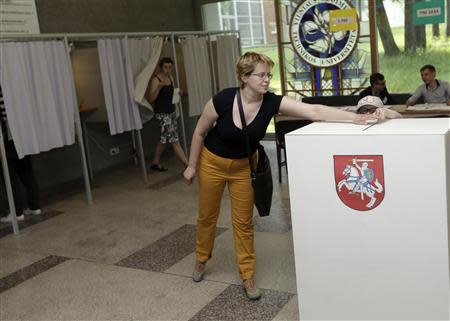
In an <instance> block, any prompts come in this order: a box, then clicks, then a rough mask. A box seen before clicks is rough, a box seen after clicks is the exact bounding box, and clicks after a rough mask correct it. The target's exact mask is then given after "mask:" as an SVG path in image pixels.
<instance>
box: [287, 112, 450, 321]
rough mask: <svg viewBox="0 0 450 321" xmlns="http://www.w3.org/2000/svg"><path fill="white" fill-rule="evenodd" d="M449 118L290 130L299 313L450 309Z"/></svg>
mask: <svg viewBox="0 0 450 321" xmlns="http://www.w3.org/2000/svg"><path fill="white" fill-rule="evenodd" d="M449 129H450V120H449V119H448V118H435V119H395V120H387V121H383V122H380V123H377V124H374V125H354V124H351V123H325V122H319V123H313V124H311V125H309V126H306V127H303V128H301V129H298V130H296V131H294V132H291V133H289V134H288V135H286V149H287V163H288V173H289V175H288V179H289V193H290V201H291V215H292V230H293V241H294V253H295V268H296V277H297V291H298V300H299V312H300V320H369V319H370V320H374V319H376V320H386V319H389V320H400V319H406V320H448V319H449V299H450V296H449V286H450V283H449V234H448V230H449V214H450V212H449V207H450V198H449V195H448V193H449V185H450V178H449V175H450V174H449V170H450V153H449Z"/></svg>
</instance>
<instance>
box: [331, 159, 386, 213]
mask: <svg viewBox="0 0 450 321" xmlns="http://www.w3.org/2000/svg"><path fill="white" fill-rule="evenodd" d="M334 171H335V181H336V191H337V193H338V196H339V198H340V199H341V200H342V202H343V203H344V204H345V205H347V206H349V207H351V208H353V209H355V210H360V211H367V210H371V209H374V208H375V207H377V206H378V205H379V204H380V203H381V201H382V200H383V198H384V170H383V156H380V155H364V156H361V155H358V156H355V155H345V156H344V155H342V156H334Z"/></svg>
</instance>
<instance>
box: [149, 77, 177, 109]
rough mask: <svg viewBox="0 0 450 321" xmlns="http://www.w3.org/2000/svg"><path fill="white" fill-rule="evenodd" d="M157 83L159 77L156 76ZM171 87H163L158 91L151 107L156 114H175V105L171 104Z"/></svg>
mask: <svg viewBox="0 0 450 321" xmlns="http://www.w3.org/2000/svg"><path fill="white" fill-rule="evenodd" d="M156 78H158V80H159V81H161V79H159V77H158V76H157V77H156ZM173 90H174V89H173V85H172V84H170V85H168V86H163V87H162V88H161V89H160V90H159V94H158V97H156V99H155V101H154V103H153V107H154V111H155V113H156V114H171V113H173V112H175V105H174V104H172V96H173Z"/></svg>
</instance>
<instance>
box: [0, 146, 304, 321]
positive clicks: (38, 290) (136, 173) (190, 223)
mask: <svg viewBox="0 0 450 321" xmlns="http://www.w3.org/2000/svg"><path fill="white" fill-rule="evenodd" d="M265 145H266V149H267V150H268V152H269V157H270V158H271V160H272V166H273V173H274V177H275V181H274V198H273V210H272V212H271V215H270V216H269V217H265V218H261V217H258V216H255V218H254V224H255V231H256V233H255V247H256V255H257V270H256V276H255V282H256V284H257V285H258V286H259V287H260V288H262V292H263V297H262V299H261V300H259V301H255V302H251V301H248V300H247V299H246V298H245V294H244V292H243V290H242V287H241V286H240V280H239V276H238V271H237V266H236V259H235V256H234V244H233V238H232V227H231V220H230V201H229V198H228V195H227V194H226V192H225V195H224V198H223V201H222V207H221V216H220V218H219V222H218V228H217V233H216V242H215V249H214V253H213V257H212V259H211V260H210V261H209V262H208V264H207V271H206V273H205V279H204V281H202V282H200V283H194V282H193V281H192V279H191V273H192V268H193V263H194V240H195V222H196V212H197V202H198V186H197V185H196V184H194V185H193V186H187V185H186V184H184V182H183V180H182V177H181V172H182V167H181V165H180V164H178V163H177V162H176V160H175V159H173V160H170V162H169V163H168V164H167V165H168V167H169V171H167V172H164V173H159V172H149V181H150V185H149V186H144V183H143V180H142V178H141V177H140V169H139V168H138V167H136V168H135V167H133V168H128V169H125V170H116V171H114V172H113V173H111V174H110V175H108V176H107V177H104V178H99V179H98V180H96V186H98V187H97V188H96V189H95V190H94V195H93V196H94V204H93V205H92V206H88V205H87V204H86V202H85V196H84V194H83V193H80V194H77V195H75V196H72V197H69V198H67V199H65V200H64V201H58V202H54V203H52V204H50V205H48V206H47V208H45V209H44V215H43V216H41V217H39V218H33V219H29V220H26V221H25V222H23V224H22V225H21V232H20V234H19V235H17V236H15V235H12V234H10V227H9V226H6V225H1V226H0V260H1V261H0V262H1V264H0V319H2V320H8V319H15V320H17V319H26V320H56V319H57V320H74V319H78V320H299V316H298V306H297V290H296V283H295V282H296V281H295V271H294V257H293V249H292V233H291V223H290V213H289V199H288V188H287V183H286V181H287V178H286V174H285V173H284V174H283V175H284V177H283V184H281V185H279V184H278V182H277V180H276V176H275V175H276V166H275V165H276V159H275V153H274V143H273V142H267V143H265ZM2 236H3V237H2Z"/></svg>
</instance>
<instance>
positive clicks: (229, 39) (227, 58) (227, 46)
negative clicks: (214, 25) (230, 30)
mask: <svg viewBox="0 0 450 321" xmlns="http://www.w3.org/2000/svg"><path fill="white" fill-rule="evenodd" d="M238 58H239V42H238V38H237V36H236V35H224V36H217V66H218V73H219V75H218V80H219V89H220V90H222V89H225V88H229V87H238V79H237V77H236V61H237V59H238Z"/></svg>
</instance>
